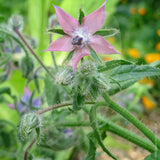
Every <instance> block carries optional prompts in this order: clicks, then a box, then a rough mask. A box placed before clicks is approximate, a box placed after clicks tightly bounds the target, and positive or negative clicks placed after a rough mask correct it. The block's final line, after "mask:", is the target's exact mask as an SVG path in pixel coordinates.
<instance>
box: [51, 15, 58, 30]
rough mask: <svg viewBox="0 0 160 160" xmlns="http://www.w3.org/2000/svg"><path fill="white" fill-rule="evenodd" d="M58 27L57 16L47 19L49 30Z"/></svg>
mask: <svg viewBox="0 0 160 160" xmlns="http://www.w3.org/2000/svg"><path fill="white" fill-rule="evenodd" d="M57 25H58V20H57V16H56V15H55V14H53V15H52V16H50V17H49V28H53V27H55V26H57Z"/></svg>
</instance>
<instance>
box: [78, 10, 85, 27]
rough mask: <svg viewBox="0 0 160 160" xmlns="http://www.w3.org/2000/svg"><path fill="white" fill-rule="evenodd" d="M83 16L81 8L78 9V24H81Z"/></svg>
mask: <svg viewBox="0 0 160 160" xmlns="http://www.w3.org/2000/svg"><path fill="white" fill-rule="evenodd" d="M84 16H85V13H84V10H83V9H82V8H80V9H79V19H78V21H79V24H81V23H82V19H83V17H84Z"/></svg>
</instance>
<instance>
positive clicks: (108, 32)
mask: <svg viewBox="0 0 160 160" xmlns="http://www.w3.org/2000/svg"><path fill="white" fill-rule="evenodd" d="M117 33H119V30H118V29H116V28H111V29H102V30H98V31H97V32H96V33H95V34H94V35H100V36H103V37H112V36H115V35H116V34H117Z"/></svg>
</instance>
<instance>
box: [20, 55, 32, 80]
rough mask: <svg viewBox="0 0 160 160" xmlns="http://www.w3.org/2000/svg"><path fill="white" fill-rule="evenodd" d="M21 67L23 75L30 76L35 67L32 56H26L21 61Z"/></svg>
mask: <svg viewBox="0 0 160 160" xmlns="http://www.w3.org/2000/svg"><path fill="white" fill-rule="evenodd" d="M20 69H21V71H22V74H23V77H25V78H28V77H29V76H30V75H31V73H32V72H33V69H34V62H33V59H32V58H31V57H30V56H25V57H23V58H22V59H21V61H20Z"/></svg>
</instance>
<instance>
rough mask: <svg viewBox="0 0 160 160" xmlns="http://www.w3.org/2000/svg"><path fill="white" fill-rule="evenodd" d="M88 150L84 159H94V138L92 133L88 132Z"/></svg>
mask: <svg viewBox="0 0 160 160" xmlns="http://www.w3.org/2000/svg"><path fill="white" fill-rule="evenodd" d="M88 139H89V150H88V154H87V157H86V159H85V160H95V157H96V139H95V136H94V135H93V133H92V132H91V133H89V134H88Z"/></svg>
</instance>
